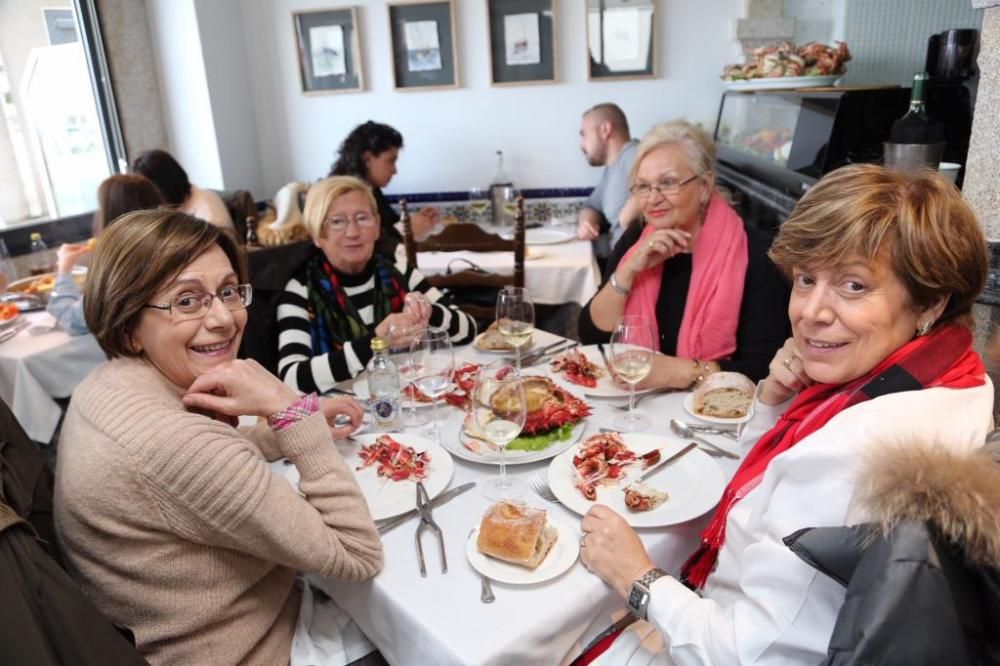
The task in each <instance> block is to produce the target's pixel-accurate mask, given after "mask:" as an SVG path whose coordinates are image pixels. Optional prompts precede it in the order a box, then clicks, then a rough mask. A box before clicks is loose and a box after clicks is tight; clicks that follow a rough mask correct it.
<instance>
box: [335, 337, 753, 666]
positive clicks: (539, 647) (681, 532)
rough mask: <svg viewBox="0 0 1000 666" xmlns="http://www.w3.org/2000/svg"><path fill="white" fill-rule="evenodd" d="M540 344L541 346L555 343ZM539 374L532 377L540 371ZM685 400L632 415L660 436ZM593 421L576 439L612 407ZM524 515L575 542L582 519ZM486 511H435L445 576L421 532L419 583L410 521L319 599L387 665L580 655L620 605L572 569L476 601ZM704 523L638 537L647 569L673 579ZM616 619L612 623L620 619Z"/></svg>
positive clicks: (456, 479)
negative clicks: (380, 561)
mask: <svg viewBox="0 0 1000 666" xmlns="http://www.w3.org/2000/svg"><path fill="white" fill-rule="evenodd" d="M536 335H538V343H539V344H543V345H544V344H547V343H548V342H550V341H552V340H554V339H556V338H555V337H554V336H551V334H547V333H541V334H536ZM460 353H461V356H462V357H463V358H473V359H475V358H486V357H487V356H488V355H486V354H477V353H476V352H474V350H472V349H471V348H470V349H462V350H461V352H460ZM543 368H544V366H539V368H538V369H543ZM684 396H685V394H684V393H673V394H666V395H662V396H656V397H653V398H650V399H648V400H646V401H645V402H643V403H642V404H641V405H640V406H639V409H640V410H641V411H642V412H643V413H645V414H646V415H647V416H649V417H650V418H651V419H652V420H653V423H654V429H655V430H657V431H659V432H664V431H666V430H667V428H668V426H667V424H668V423H669V419H670V418H671V417H682V415H683V414H684V411H683V407H682V404H681V403H682V400H683V398H684ZM589 402H590V404H591V405H592V406H593V407H594V413H593V415H592V416H591V417H590V419H589V423H588V426H587V430H586V432H585V433H584V435H583V436H584V437H587V436H590V435H592V434H594V433H596V432H597V429H598V428H600V427H610V426H611V425H612V420H613V418H614V416H615V415H617V414H619V413H620V412H619V411H617V410H615V409H614V407H613V405H617V404H622V403H623V402H624V401H623V400H619V399H614V400H610V399H609V400H600V399H589ZM445 413H447V418H446V420H445V421H444V422H443V424H442V427H443V433H444V436H445V437H457V433H458V428H459V424H460V420H461V412H459V411H458V410H456V409H454V408H451V407H446V408H442V415H444V414H445ZM712 440H713V441H717V442H718V443H719V444H720V445H721V446H723V447H725V448H728V449H730V450H733V451H736V450H737V445H736V443H735V442H732V441H730V440H727V439H722V438H717V437H713V438H712ZM719 461H720V465H721V466H722V468H723V470H724V471H725V473H726V476H727V478H728V477H730V476H731V475H732V474H733V473H734V472H735V470H736V463H735V461H728V460H721V459H719ZM454 462H455V472H454V476H453V478H452V481H451V484H450V485H449V487H454V486H456V485H459V484H461V483H465V482H466V481H476V482H477V484H481V483H482V482H483V481H486V480H487V479H489V478H491V477H493V476H495V475H496V474H497V473H498V468H497V467H494V466H489V465H479V464H475V463H470V462H466V461H463V460H460V459H458V458H455V461H454ZM549 462H550V461H543V462H538V463H533V464H528V465H517V466H513V467H508V472H509V473H510V474H512V475H514V476H519V477H526V476H530V475H532V474H534V473H536V472H539V471H541V472H544V470H545V469H546V468H547V466H548V464H549ZM524 499H525V500H527V501H528V502H529V503H530V504H531V505H532V506H537V507H541V508H545V509H547V510H548V511H549V512H550V515H551V516H552V517H553V518H555V519H556V520H559V521H562V522H564V523H565V524H566V525H568V526H571V527H572V528H573V529H574V530H575V531H577V533H578V534H579V532H578V530H579V525H580V516H579V515H577V514H575V513H573V512H571V511H569V510H568V509H566V508H564V507H563V506H562V505H559V504H552V503H548V502H545V501H544V500H542V499H540V498H539V497H538V496H537V495H535V494H534V493H530V492H529V494H528V495H527V496H526V497H525V498H524ZM488 505H489V501H488V500H486V499H485V498H484V497H483V496H482V494H481V492H480V487H479V485H477V486H476V487H475V488H473V489H471V490H469V491H467V492H465V493H463V494H462V495H461V496H459V497H457V498H455V499H453V500H452V501H450V502H448V503H447V504H445V505H443V506H440V507H438V508H436V509H435V510H434V517H435V519H436V520H437V522H438V524H439V525H440V526H441V529H442V530H443V532H444V535H445V544H446V550H447V556H448V573H447V574H442V573H441V568H440V560H439V554H438V549H437V543H436V540H435V539H434V537H433V535H431V534H430V533H429V531H428V532H427V533H426V534H425V535H424V553H425V555H426V556H427V558H428V559H427V569H428V574H427V577H426V578H421V577H420V573H419V571H418V569H417V556H416V549H415V545H414V531H415V529H416V526H417V519H412V520H410V521H409V522H407V523H405V524H403V525H401V526H399V527H397V528H395V529H394V530H391V531H390V532H388V533H387V534H386V535H384V536H383V543H384V546H385V548H384V550H385V565H384V567H383V569H382V571H381V572H380V573H379V574H378V576H377V577H376V578H375V579H373V580H371V581H368V582H366V583H343V582H337V581H326V583H327V585H326V589H327V592H328V593H329V594H330V595H331V596H332V597H333V598H334V599H335V600H336V602H337V603H338V604H339V605H340V606H341V608H343V609H345V610H346V611H347V612H348V613H350V614H351V615H352V616H353V617H354V619H355V621H356V622H357V623H358V624H359V625H360V626H361V628H362V629H363V630H364V632H365V633H366V634H367V635H368V636H369V638H371V640H372V641H373V642H374V643H375V644H376V645H378V647H379V649H380V650H381V651H382V653H383V654H384V655H385V657H386V659H388V661H389V662H390V663H393V664H436V665H444V664H557V663H559V662H560V661H561V660H562V659H563V658H564V657H565V656H566V655H567V654H569V655H570V656H571V657H572V656H576V653H577V652H578V651H579V649H580V648H581V647H582V646H583V645H585V644H586V643H587V642H588V641H589V640H590V639H591V638H593V637H594V636H595V635H596V634H597V633H598V632H599V631H600V630H602V629H603V628H605V627H606V626H608V625H609V624H611V622H612V617H611V614H612V613H614V612H615V611H619V613H618V615H620V611H621V610H622V609H623V608H624V603H623V601H622V600H621V599H620V598H619V597H618V595H617V594H616V593H614V592H613V591H612V590H611V589H610V588H608V587H607V586H606V585H605V584H604V583H603V582H601V580H600V579H598V578H597V577H596V576H594V575H593V574H591V573H590V572H588V571H587V570H586V569H585V568H584V566H583V565H582V564H581V563H580V562H579V561H577V562H576V564H574V565H573V567H572V568H571V569H570V570H569V571H568V572H566V573H565V574H563V575H562V576H559V577H558V578H556V579H554V580H550V581H548V582H545V583H540V584H537V585H531V586H515V585H506V584H501V583H496V582H494V584H493V589H494V592H495V593H496V601H495V602H494V603H493V604H490V605H487V604H483V603H482V602H480V600H479V593H480V581H479V575H478V573H476V571H475V570H474V569H473V568H472V566H471V565H470V564H469V562H468V560H467V559H466V556H465V545H466V541H467V539H468V537H469V533H470V530H471V529H472V528H473V527H475V526H476V525H478V524H479V521H480V519H481V517H482V515H483V512H484V511H485V510H486V508H487V506H488ZM707 519H708V516H703V517H702V518H700V519H698V520H695V521H691V522H689V523H685V524H682V525H676V526H672V527H669V528H656V529H643V530H640V533H641V535H642V539H643V541H644V542H645V544H646V547H647V549H648V550H649V552H650V554H651V556H652V558H653V559H654V561H656V562H657V563H658V565H659V566H661V567H664V568H666V569H667V570H668V571H671V572H676V571H677V569H678V568H679V566H680V564H681V563H682V562H683V559H684V558H685V557H686V556H687V555H688V554H690V552H691V551H692V550H693V549H694V547H695V544H696V542H697V534H698V531H699V530H700V529H701V528H702V527H703V526H704V524H705V523H706V521H707ZM618 615H616V618H617V617H618Z"/></svg>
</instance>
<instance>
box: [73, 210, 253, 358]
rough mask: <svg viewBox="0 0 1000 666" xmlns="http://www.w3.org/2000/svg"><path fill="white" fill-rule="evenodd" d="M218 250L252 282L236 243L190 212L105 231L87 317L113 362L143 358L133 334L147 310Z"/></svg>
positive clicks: (152, 215)
mask: <svg viewBox="0 0 1000 666" xmlns="http://www.w3.org/2000/svg"><path fill="white" fill-rule="evenodd" d="M215 246H218V247H220V248H221V249H222V251H223V252H225V253H226V256H227V257H229V261H230V263H231V264H232V265H233V270H234V271H236V274H237V275H238V276H239V280H240V282H241V283H244V282H246V281H247V280H248V279H249V276H248V272H247V265H246V258H245V256H244V254H243V249H242V248H241V247H240V245H239V244H238V243H237V242H236V238H235V237H234V236H233V235H232V234H231V233H229V232H227V231H225V230H223V229H221V228H219V227H217V226H215V225H214V224H209V223H208V222H205V221H204V220H200V219H198V218H196V217H192V216H191V215H187V214H186V213H181V212H179V211H176V210H170V209H166V208H161V209H158V210H141V211H135V212H133V213H128V214H126V215H123V216H122V217H121V218H120V219H119V220H118V221H117V222H115V224H113V225H111V226H110V227H108V228H107V229H105V230H104V233H103V234H102V235H101V242H100V243H98V244H97V249H96V250H95V251H94V258H93V261H92V262H91V267H90V272H89V273H88V274H87V284H86V285H85V286H84V289H83V314H84V318H85V319H86V320H87V328H89V329H90V331H91V333H93V334H94V337H95V338H97V342H98V344H100V345H101V349H103V350H104V352H105V353H106V354H107V355H108V357H109V358H115V357H118V356H126V357H128V356H132V357H135V356H139V353H138V352H136V351H135V347H134V346H133V344H132V334H133V333H134V332H135V329H136V327H137V326H138V325H139V319H140V317H141V316H142V314H143V312H144V311H145V308H146V305H147V304H149V303H150V302H151V301H152V299H153V298H155V297H156V294H157V293H159V292H160V291H161V290H162V289H163V287H164V286H166V285H167V284H168V283H169V281H170V280H171V279H173V277H174V276H176V275H177V274H178V273H180V272H181V271H183V270H184V268H185V267H186V266H187V265H189V264H190V263H191V262H192V261H194V260H195V259H197V258H198V257H200V256H201V255H202V254H204V253H205V252H207V251H208V250H210V249H211V248H212V247H215Z"/></svg>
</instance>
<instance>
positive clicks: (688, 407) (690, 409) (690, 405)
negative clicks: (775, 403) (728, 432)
mask: <svg viewBox="0 0 1000 666" xmlns="http://www.w3.org/2000/svg"><path fill="white" fill-rule="evenodd" d="M684 411H685V412H687V413H688V414H690V415H691V416H693V417H695V418H696V419H698V420H700V421H704V422H705V423H717V424H718V425H739V424H741V423H746V422H747V421H749V420H750V415H751V412H752V410H750V411H748V412H747V413H746V416H741V417H739V418H736V419H726V418H722V417H721V416H705V415H704V414H699V413H697V412H696V411H694V393H688V394H687V395H686V396H684Z"/></svg>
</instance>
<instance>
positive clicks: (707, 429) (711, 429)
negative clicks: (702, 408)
mask: <svg viewBox="0 0 1000 666" xmlns="http://www.w3.org/2000/svg"><path fill="white" fill-rule="evenodd" d="M677 422H678V423H680V424H681V425H685V426H687V427H688V428H691V430H693V431H694V432H703V433H705V434H706V435H722V436H723V437H728V438H729V439H731V440H734V441H737V440H739V436H737V434H736V433H735V432H734V431H732V430H727V429H725V428H716V427H715V426H707V425H696V424H694V423H685V422H684V421H681V420H680V419H678V420H677Z"/></svg>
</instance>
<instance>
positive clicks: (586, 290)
mask: <svg viewBox="0 0 1000 666" xmlns="http://www.w3.org/2000/svg"><path fill="white" fill-rule="evenodd" d="M487 230H488V231H491V232H498V233H500V235H504V234H505V233H510V232H511V230H510V229H509V228H508V229H494V228H487ZM396 252H397V255H398V256H397V259H398V260H403V259H405V256H406V249H405V248H404V247H403V245H402V244H400V246H399V247H398V248H397V250H396ZM465 262H471V263H473V264H475V265H476V266H479V267H480V268H482V269H484V270H487V271H489V272H491V273H497V274H500V275H512V274H513V273H514V263H513V261H512V260H511V254H510V252H472V251H468V250H463V251H459V252H420V253H418V254H417V267H418V270H419V271H420V272H421V273H422V274H423V275H425V276H433V275H443V274H445V273H446V272H447V271H448V270H449V269H451V270H453V271H458V270H464V269H465V268H468V264H467V263H465ZM524 286H525V287H527V289H528V290H529V291H530V292H531V297H532V300H533V301H534V302H535V303H536V304H539V305H562V304H564V303H579V304H581V305H582V304H584V303H586V302H587V301H589V300H590V298H591V297H592V296H593V295H594V294H596V293H597V290H598V289H599V288H600V286H601V272H600V269H599V268H598V266H597V261H596V259H595V257H594V248H593V245H592V243H591V242H590V241H583V240H578V239H577V238H576V225H575V224H574V225H567V224H546V225H543V226H541V227H536V228H532V229H528V230H527V231H526V232H525V260H524Z"/></svg>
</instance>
